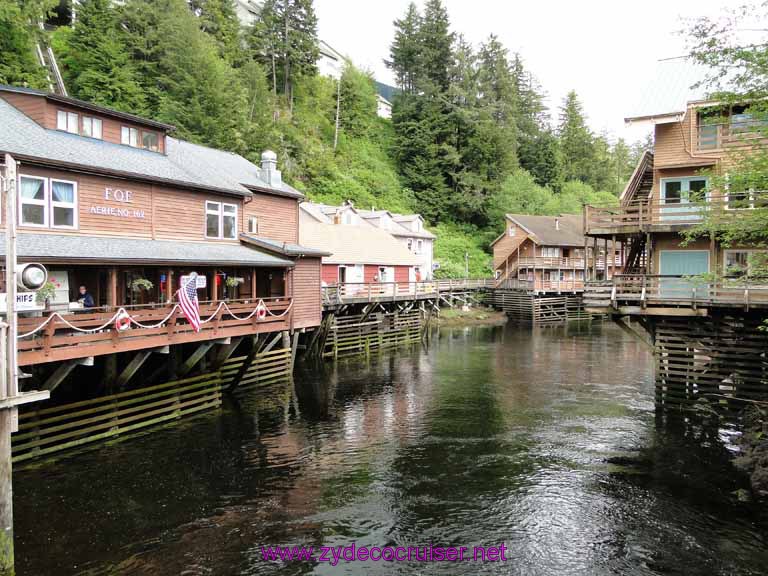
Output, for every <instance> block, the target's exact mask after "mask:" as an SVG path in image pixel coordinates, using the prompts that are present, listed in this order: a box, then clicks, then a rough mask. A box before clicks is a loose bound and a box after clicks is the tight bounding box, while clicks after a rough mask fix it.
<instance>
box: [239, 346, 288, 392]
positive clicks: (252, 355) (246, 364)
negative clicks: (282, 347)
mask: <svg viewBox="0 0 768 576" xmlns="http://www.w3.org/2000/svg"><path fill="white" fill-rule="evenodd" d="M278 336H280V335H279V334H278ZM258 352H259V337H258V336H252V337H251V349H250V350H249V351H248V355H247V356H246V357H245V360H243V363H242V364H241V365H240V369H239V370H238V371H237V374H236V375H235V376H234V377H233V378H232V384H231V385H230V387H229V391H230V392H232V391H234V390H235V389H236V388H237V387H238V386H240V381H241V380H242V379H243V376H245V373H246V372H248V368H250V367H251V364H253V361H254V360H255V359H256V354H258Z"/></svg>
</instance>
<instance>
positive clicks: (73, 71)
mask: <svg viewBox="0 0 768 576" xmlns="http://www.w3.org/2000/svg"><path fill="white" fill-rule="evenodd" d="M60 30H69V33H68V34H66V35H63V34H60V35H59V37H58V41H57V42H56V44H55V45H56V46H57V47H58V48H59V60H60V62H61V64H62V69H63V72H64V80H65V83H66V85H67V87H68V89H69V92H70V93H71V94H72V95H73V96H75V97H77V98H81V99H82V100H86V101H88V102H93V103H95V104H101V105H104V106H110V107H113V108H116V109H118V110H124V111H126V112H132V113H134V114H142V113H144V112H145V111H146V101H145V98H144V91H143V89H142V87H141V84H140V83H139V80H138V77H137V71H136V68H135V67H134V65H133V62H132V60H131V54H130V52H129V51H128V49H126V46H125V43H124V42H123V33H122V31H121V30H120V22H119V21H118V18H117V12H116V11H115V10H113V9H112V2H111V0H81V2H80V5H79V7H78V10H77V21H76V23H75V25H74V27H73V28H71V29H66V28H61V29H60Z"/></svg>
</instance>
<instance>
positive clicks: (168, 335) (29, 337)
mask: <svg viewBox="0 0 768 576" xmlns="http://www.w3.org/2000/svg"><path fill="white" fill-rule="evenodd" d="M259 301H262V302H263V303H264V305H265V306H266V308H267V310H268V313H267V314H266V315H265V316H264V317H263V318H260V317H259V315H258V314H251V313H252V312H253V311H254V309H255V307H256V306H257V304H258V302H259ZM174 308H175V310H174ZM123 309H124V310H125V311H126V312H127V313H128V314H129V315H130V317H131V318H132V319H133V320H135V322H134V323H132V324H131V326H130V328H128V329H125V330H118V329H117V327H116V325H115V322H114V321H113V322H110V319H112V318H114V316H115V313H116V312H117V310H119V308H118V309H112V308H98V309H94V308H91V309H85V310H83V311H82V312H77V313H71V314H64V313H61V312H59V313H57V314H59V315H57V316H55V317H54V318H53V319H52V320H51V319H50V318H49V316H51V315H50V314H46V315H44V316H37V317H22V318H19V328H18V333H19V336H20V337H19V342H18V349H19V365H22V366H23V365H29V364H35V363H40V362H51V361H54V360H70V359H75V358H83V357H88V356H97V355H101V354H109V353H113V352H123V351H128V350H141V349H146V348H153V347H159V346H165V345H167V344H179V343H183V342H193V341H202V340H210V339H216V338H225V337H229V336H241V335H245V334H256V333H259V332H271V331H278V330H286V329H288V328H289V327H290V321H291V299H290V298H287V297H286V298H264V299H258V298H257V299H250V300H232V301H227V302H226V306H224V303H222V302H203V303H201V304H200V317H201V318H202V319H203V320H206V322H205V323H204V324H202V325H201V328H200V331H199V332H195V331H194V329H193V327H192V326H191V325H190V324H189V323H188V322H187V320H186V319H185V318H184V316H183V314H181V312H180V310H179V308H178V306H176V305H175V304H166V305H150V306H125V307H123ZM249 315H250V317H249ZM136 323H138V324H136ZM139 324H141V325H144V326H147V327H142V326H140V325H139ZM41 327H42V328H41ZM25 335H26V336H25Z"/></svg>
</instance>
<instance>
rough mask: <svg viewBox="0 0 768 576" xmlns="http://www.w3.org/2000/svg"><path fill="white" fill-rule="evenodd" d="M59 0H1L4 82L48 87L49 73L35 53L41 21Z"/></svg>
mask: <svg viewBox="0 0 768 576" xmlns="http://www.w3.org/2000/svg"><path fill="white" fill-rule="evenodd" d="M56 4H57V2H56V0H26V1H24V2H17V1H12V0H2V1H0V55H1V57H0V84H14V85H17V86H28V87H30V88H41V89H45V88H47V84H48V82H47V74H46V72H45V70H44V69H43V68H42V67H41V66H40V64H39V62H38V60H37V56H36V54H35V50H36V43H37V42H38V41H40V40H41V32H40V30H39V27H38V23H39V22H42V21H43V20H44V19H45V16H46V15H47V14H48V13H49V12H50V11H51V10H52V9H53V7H54V6H55V5H56Z"/></svg>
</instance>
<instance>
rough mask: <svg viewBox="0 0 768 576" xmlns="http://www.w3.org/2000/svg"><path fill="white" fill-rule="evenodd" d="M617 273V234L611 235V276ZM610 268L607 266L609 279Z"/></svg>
mask: <svg viewBox="0 0 768 576" xmlns="http://www.w3.org/2000/svg"><path fill="white" fill-rule="evenodd" d="M615 274H616V234H614V235H613V236H611V278H613V276H614V275H615ZM607 275H608V270H607V268H606V280H607V279H608V277H607Z"/></svg>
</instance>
